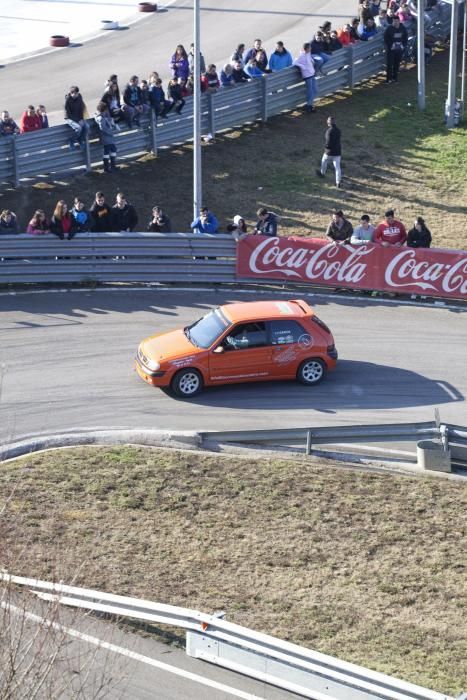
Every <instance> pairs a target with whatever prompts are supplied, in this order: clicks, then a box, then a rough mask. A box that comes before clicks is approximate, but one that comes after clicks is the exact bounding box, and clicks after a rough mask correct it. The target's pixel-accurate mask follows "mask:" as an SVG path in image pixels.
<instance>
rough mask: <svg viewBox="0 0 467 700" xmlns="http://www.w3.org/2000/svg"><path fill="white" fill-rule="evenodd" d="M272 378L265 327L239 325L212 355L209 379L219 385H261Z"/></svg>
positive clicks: (212, 351) (261, 322)
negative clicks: (237, 383)
mask: <svg viewBox="0 0 467 700" xmlns="http://www.w3.org/2000/svg"><path fill="white" fill-rule="evenodd" d="M270 376H271V345H270V343H269V340H268V336H267V329H266V323H265V322H264V321H254V322H249V323H238V324H236V325H235V326H233V328H231V329H229V331H228V332H227V333H226V334H225V335H224V337H223V338H222V341H221V342H220V343H218V344H217V346H216V347H214V348H213V349H212V350H211V351H210V353H209V378H210V381H211V382H213V383H216V384H227V383H229V382H247V381H253V382H255V381H261V380H263V379H269V378H270Z"/></svg>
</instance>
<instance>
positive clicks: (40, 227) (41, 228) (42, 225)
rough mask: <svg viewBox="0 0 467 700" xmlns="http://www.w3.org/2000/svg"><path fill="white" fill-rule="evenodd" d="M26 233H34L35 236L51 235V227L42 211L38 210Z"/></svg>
mask: <svg viewBox="0 0 467 700" xmlns="http://www.w3.org/2000/svg"><path fill="white" fill-rule="evenodd" d="M26 233H32V234H33V235H34V236H40V235H42V234H44V233H50V225H49V222H48V221H47V219H46V217H45V213H44V211H43V210H42V209H36V211H35V212H34V215H33V217H32V219H31V221H30V222H29V224H28V226H27V229H26Z"/></svg>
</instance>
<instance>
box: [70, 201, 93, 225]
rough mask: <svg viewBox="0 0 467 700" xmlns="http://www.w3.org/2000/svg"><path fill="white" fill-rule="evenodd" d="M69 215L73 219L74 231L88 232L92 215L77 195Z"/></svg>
mask: <svg viewBox="0 0 467 700" xmlns="http://www.w3.org/2000/svg"><path fill="white" fill-rule="evenodd" d="M71 216H72V217H73V220H74V228H75V233H88V232H89V231H90V230H91V227H92V216H91V214H90V213H89V212H88V211H87V210H86V209H85V206H84V202H83V200H82V199H80V198H79V197H75V199H74V202H73V209H72V210H71Z"/></svg>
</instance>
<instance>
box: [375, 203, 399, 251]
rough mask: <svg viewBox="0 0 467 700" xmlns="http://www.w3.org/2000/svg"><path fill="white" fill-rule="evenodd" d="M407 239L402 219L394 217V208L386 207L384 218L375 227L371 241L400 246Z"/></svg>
mask: <svg viewBox="0 0 467 700" xmlns="http://www.w3.org/2000/svg"><path fill="white" fill-rule="evenodd" d="M406 240H407V231H406V230H405V226H404V224H403V223H402V221H397V219H395V218H394V209H388V211H387V212H386V214H385V215H384V220H383V221H382V222H381V223H380V224H379V226H377V227H376V230H375V233H374V235H373V241H374V242H375V243H380V244H381V245H383V246H390V245H394V246H398V247H400V246H402V245H404V243H405V242H406Z"/></svg>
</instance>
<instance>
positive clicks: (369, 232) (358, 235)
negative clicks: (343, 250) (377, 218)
mask: <svg viewBox="0 0 467 700" xmlns="http://www.w3.org/2000/svg"><path fill="white" fill-rule="evenodd" d="M374 232H375V227H374V226H373V224H370V217H369V216H368V214H363V215H362V216H361V217H360V224H359V225H358V226H356V227H355V228H354V230H353V234H352V238H351V239H350V243H351V244H352V245H365V244H366V243H372V242H373V234H374Z"/></svg>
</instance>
